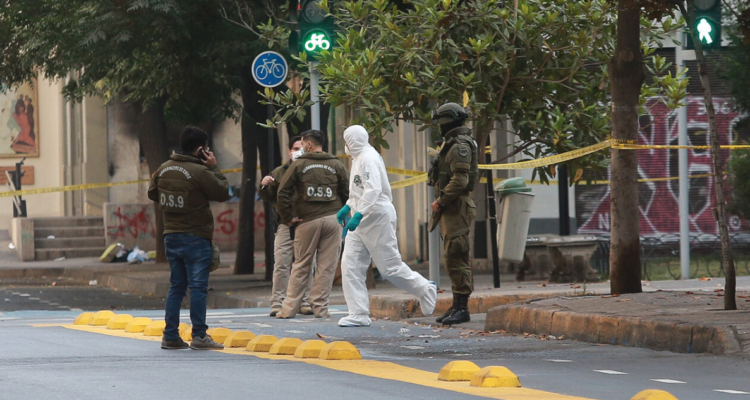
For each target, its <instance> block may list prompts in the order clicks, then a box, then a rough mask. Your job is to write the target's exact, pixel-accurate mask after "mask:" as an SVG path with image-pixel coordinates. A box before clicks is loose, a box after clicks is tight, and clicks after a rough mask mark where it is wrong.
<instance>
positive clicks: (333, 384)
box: [0, 308, 750, 400]
mask: <svg viewBox="0 0 750 400" xmlns="http://www.w3.org/2000/svg"><path fill="white" fill-rule="evenodd" d="M266 312H267V310H263V309H231V310H210V311H209V325H212V326H225V327H228V328H231V329H234V330H238V329H246V330H250V331H253V332H255V333H256V334H273V335H276V336H277V337H298V338H300V339H303V340H305V339H317V338H318V337H319V335H320V336H323V338H324V340H327V341H331V340H348V341H351V342H352V343H354V344H356V345H357V346H358V348H359V349H360V351H361V353H362V355H363V357H364V359H365V360H368V361H367V362H365V363H362V364H357V366H356V367H355V366H353V365H354V364H346V363H347V362H338V363H340V364H336V365H337V366H338V367H326V366H321V365H311V364H308V363H305V362H299V361H293V360H280V359H278V358H277V359H266V358H262V357H257V356H253V355H252V354H251V353H247V352H239V354H228V353H220V352H197V351H191V350H184V351H164V350H161V349H159V345H158V342H153V341H146V340H134V339H132V338H122V337H113V336H107V335H104V334H101V333H90V332H81V331H76V330H71V329H67V328H64V327H60V326H43V327H40V326H36V327H34V326H32V325H36V324H53V325H57V324H70V323H71V322H72V320H73V318H74V317H75V316H76V315H78V312H72V311H18V312H6V313H0V337H1V338H2V345H0V348H1V349H2V351H0V387H1V388H2V396H1V397H2V398H3V399H4V400H5V399H8V400H10V399H31V398H45V399H70V398H77V399H101V398H107V399H131V398H134V397H148V398H183V399H192V398H220V399H247V398H257V399H285V398H298V397H304V398H305V399H330V398H333V397H339V398H346V399H351V398H357V399H358V400H359V399H361V400H364V399H377V400H382V399H404V398H409V399H431V400H435V399H464V398H466V399H468V398H476V397H475V396H471V395H469V394H467V393H466V392H465V391H463V392H462V391H459V392H456V391H451V390H446V389H444V388H442V389H441V388H439V387H436V386H438V385H435V384H434V382H437V381H434V382H432V381H428V382H427V383H425V382H411V381H410V379H411V378H410V375H418V374H419V373H420V372H419V371H417V370H421V371H431V372H437V371H438V370H439V369H440V368H441V367H442V366H443V365H445V364H446V363H447V362H448V361H450V360H456V359H467V360H471V361H474V362H476V363H477V364H478V365H479V366H488V365H502V366H506V367H508V368H510V369H511V370H512V371H513V372H515V373H516V374H517V375H518V376H519V378H520V379H521V382H522V384H523V386H524V388H529V389H535V390H541V391H547V392H552V393H557V394H560V395H549V396H551V397H540V396H539V395H528V394H527V395H525V396H526V397H524V396H522V395H520V393H521V392H513V391H512V390H511V391H510V392H508V390H509V389H498V390H494V391H492V390H489V389H487V390H489V391H486V392H483V393H485V394H486V396H485V397H488V396H489V397H491V398H500V399H508V400H515V399H526V400H529V399H539V398H548V399H563V398H566V397H563V396H561V395H571V396H579V397H581V398H589V399H601V400H618V399H629V398H630V397H631V396H633V395H634V394H636V393H637V392H638V391H640V390H644V389H648V388H658V389H664V390H668V391H670V392H671V393H673V394H674V395H675V396H677V398H679V399H681V400H686V399H696V400H697V399H700V400H705V399H733V398H738V399H739V398H750V379H748V376H750V363H748V362H746V361H741V360H737V359H731V358H724V357H714V356H706V355H703V356H700V355H685V354H674V353H667V352H654V351H649V350H643V349H634V348H625V347H617V346H606V345H590V344H586V343H579V342H574V341H569V340H540V338H536V337H522V336H512V335H501V334H487V335H482V334H479V333H478V332H475V331H471V330H467V329H461V328H456V329H442V328H436V327H433V326H424V325H414V324H413V323H402V322H391V321H375V323H374V325H373V326H372V327H370V328H349V329H342V328H338V327H336V326H335V320H336V319H337V318H338V317H339V316H340V315H341V314H343V313H344V311H343V309H342V308H337V309H335V310H334V316H333V318H332V319H331V320H319V319H318V320H316V319H314V318H310V317H304V318H299V319H295V320H285V321H279V320H276V319H272V318H269V317H267V316H266V315H267V314H266ZM131 314H132V315H134V316H148V317H152V318H161V317H163V313H162V312H160V311H133V312H131ZM183 319H184V320H185V322H189V321H188V318H187V315H186V314H185V316H184V318H183ZM341 363H343V364H341ZM382 363H392V364H382ZM376 365H380V366H382V365H390V366H391V367H390V368H389V369H390V370H391V371H390V372H391V374H393V373H394V372H396V375H397V378H398V380H393V379H384V378H383V376H382V375H380V374H379V373H376V372H373V371H375V369H374V368H375V366H376ZM332 368H333V369H332ZM410 368H413V369H410ZM398 371H404V372H398ZM410 371H411V372H410ZM399 374H400V375H399ZM369 375H375V376H369ZM655 380H664V381H660V382H659V381H655ZM669 382H674V383H669ZM676 382H684V383H676ZM454 385H463V386H461V387H467V388H468V386H466V385H465V384H454ZM453 387H459V386H453ZM462 390H463V389H462ZM716 390H729V391H736V392H738V394H729V393H725V392H718V391H716ZM567 398H568V399H570V397H567Z"/></svg>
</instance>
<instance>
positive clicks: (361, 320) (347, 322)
mask: <svg viewBox="0 0 750 400" xmlns="http://www.w3.org/2000/svg"><path fill="white" fill-rule="evenodd" d="M370 324H372V320H371V319H370V317H369V316H367V315H356V314H355V315H347V316H346V317H343V318H341V319H340V320H339V326H340V327H342V328H356V327H365V326H370Z"/></svg>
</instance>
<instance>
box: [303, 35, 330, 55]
mask: <svg viewBox="0 0 750 400" xmlns="http://www.w3.org/2000/svg"><path fill="white" fill-rule="evenodd" d="M302 45H303V46H304V48H305V50H307V51H308V52H311V53H314V52H318V51H321V50H329V49H330V48H331V40H330V38H329V37H328V34H326V32H324V31H319V30H314V31H311V32H309V33H308V34H307V36H305V38H304V40H303V41H302Z"/></svg>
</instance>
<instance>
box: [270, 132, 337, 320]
mask: <svg viewBox="0 0 750 400" xmlns="http://www.w3.org/2000/svg"><path fill="white" fill-rule="evenodd" d="M325 139H326V138H325V134H324V133H323V132H321V131H318V130H311V131H306V132H304V133H302V150H303V152H304V154H302V155H301V156H300V157H299V158H298V159H297V160H296V161H295V162H293V163H292V165H290V166H289V170H288V171H287V173H286V174H285V175H284V177H283V179H282V181H281V186H279V191H278V195H277V196H278V201H279V202H278V205H277V209H278V212H279V217H280V218H281V219H282V220H289V221H291V222H290V223H289V225H290V226H295V227H296V232H295V237H294V258H295V261H294V264H292V274H291V276H290V278H289V285H288V287H287V293H286V299H284V303H283V304H282V306H281V312H279V313H278V314H276V318H294V317H295V316H296V314H297V313H298V312H299V311H300V306H301V304H302V296H303V294H304V292H305V289H306V287H307V283H308V282H309V280H310V274H311V273H312V261H313V258H316V256H315V252H316V251H317V253H318V254H317V260H318V269H317V271H316V273H315V277H314V278H313V282H312V287H311V288H310V300H311V303H312V304H311V305H312V309H313V313H314V314H315V316H316V317H317V318H324V317H328V316H329V315H330V314H329V313H328V297H329V296H330V294H331V287H332V286H333V279H334V275H335V273H336V265H337V264H338V260H339V253H340V251H341V229H342V227H341V225H339V224H338V222H337V221H336V213H337V212H338V211H339V210H340V209H341V207H343V206H344V204H345V203H346V201H347V200H348V199H349V173H348V172H347V171H346V168H345V167H344V164H343V163H341V161H339V160H338V159H337V158H336V157H335V156H334V155H332V154H329V153H326V152H323V143H324V142H325ZM295 193H296V195H295ZM295 215H296V217H295Z"/></svg>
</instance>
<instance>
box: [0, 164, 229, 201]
mask: <svg viewBox="0 0 750 400" xmlns="http://www.w3.org/2000/svg"><path fill="white" fill-rule="evenodd" d="M221 172H222V173H225V174H232V173H235V172H242V168H232V169H223V170H221ZM148 182H149V180H148V179H139V180H137V181H125V182H110V183H87V184H83V185H68V186H58V187H51V188H39V189H25V190H12V191H10V192H0V197H15V196H28V195H32V194H42V193H56V192H72V191H76V190H89V189H103V188H109V187H114V186H124V185H135V184H138V183H148Z"/></svg>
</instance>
